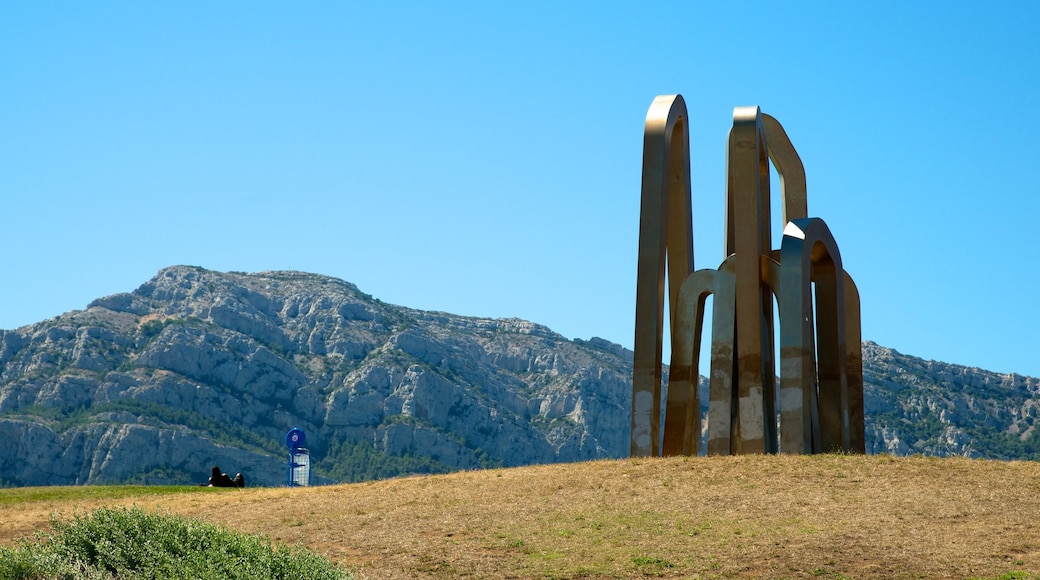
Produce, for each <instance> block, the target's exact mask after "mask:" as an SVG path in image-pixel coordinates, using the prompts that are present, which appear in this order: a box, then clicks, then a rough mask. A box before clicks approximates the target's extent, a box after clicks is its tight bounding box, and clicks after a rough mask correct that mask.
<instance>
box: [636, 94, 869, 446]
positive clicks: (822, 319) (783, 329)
mask: <svg viewBox="0 0 1040 580" xmlns="http://www.w3.org/2000/svg"><path fill="white" fill-rule="evenodd" d="M643 147H644V149H643V176H642V177H643V179H642V198H641V208H640V211H641V213H640V230H639V267H638V273H637V286H636V340H635V356H634V359H635V365H634V371H633V379H632V423H631V425H632V445H631V454H632V455H633V456H656V455H660V454H664V455H678V454H684V455H692V454H696V453H697V452H698V449H700V448H701V445H700V443H701V439H702V426H701V411H700V400H699V395H698V389H697V383H698V378H699V370H700V369H699V368H698V366H699V360H700V352H701V348H702V345H701V334H702V327H703V324H704V313H705V306H706V303H707V300H708V298H709V297H710V298H711V299H712V300H713V303H712V304H713V316H712V321H711V341H710V349H711V350H710V356H711V368H710V371H709V387H708V392H709V395H708V397H709V401H708V413H707V429H706V432H707V437H706V438H707V441H706V442H705V445H704V448H705V449H706V451H707V453H708V454H709V455H717V454H718V455H724V454H733V453H763V452H765V453H775V452H777V451H782V452H785V453H818V452H826V451H835V450H841V451H846V452H858V453H862V452H864V450H865V441H864V433H863V369H862V366H863V362H862V345H861V338H860V321H859V292H858V290H857V289H856V286H855V284H854V283H853V282H852V278H851V277H849V275H848V274H847V273H846V272H845V271H844V269H843V266H842V263H841V257H840V254H839V252H838V246H837V243H836V242H835V241H834V237H833V236H832V235H831V232H830V230H829V228H828V227H827V225H826V223H824V221H823V220H822V219H820V218H809V217H808V210H807V201H806V200H807V193H806V179H805V171H804V168H803V166H802V162H801V159H800V157H799V156H798V153H797V151H796V150H795V148H794V146H793V145H792V144H791V141H790V139H789V138H788V135H787V133H786V131H785V130H784V128H783V126H782V125H780V123H779V122H778V121H777V120H776V119H775V118H773V117H771V116H769V115H766V114H764V113H762V112H761V110H760V109H759V108H758V107H737V108H735V109H734V112H733V127H732V129H731V131H730V134H729V140H728V144H727V147H728V149H727V153H728V155H727V180H726V181H727V188H726V216H725V221H724V223H725V226H726V246H725V252H726V256H725V259H724V260H723V262H722V264H721V265H720V266H719V268H718V269H716V270H710V269H707V270H697V271H694V268H693V229H692V208H691V206H690V180H689V134H688V122H687V111H686V105H685V102H684V101H683V100H682V97H681V96H679V95H667V96H662V97H657V98H656V99H655V100H654V102H653V104H652V105H651V107H650V110H649V112H648V113H647V120H646V127H645V131H644V141H643ZM770 162H772V166H773V167H775V168H776V170H777V173H778V174H779V177H780V189H781V192H780V199H781V203H782V208H781V213H782V216H781V218H782V223H781V226H782V227H784V236H783V241H782V243H781V248H779V249H776V250H774V249H771V248H770V244H771V239H772V229H771V224H770V219H771V208H770V191H769V167H770ZM666 268H667V272H668V275H667V279H668V304H669V314H670V317H669V320H670V328H668V329H665V328H664V318H663V313H664V300H665V294H664V292H665V287H664V286H665V270H666ZM774 299H775V301H776V302H775V303H776V305H777V310H778V316H779V324H780V329H779V336H778V335H777V329H776V328H774ZM666 330H667V331H668V336H669V339H670V341H671V347H672V349H671V351H672V358H671V361H670V374H669V382H668V385H667V400H666V401H665V403H664V425H663V426H662V425H661V424H660V422H661V408H662V401H661V391H662V385H661V377H662V365H661V363H662V360H661V359H662V348H663V340H664V338H663V337H664V334H665V331H666ZM778 338H779V343H780V348H779V351H780V354H779V359H780V369H779V371H780V372H779V375H780V376H779V384H780V391H779V393H777V391H776V385H777V372H776V371H777V369H776V360H775V359H776V354H775V353H776V350H777V349H776V341H777V339H778ZM778 395H779V396H778ZM778 405H779V408H778Z"/></svg>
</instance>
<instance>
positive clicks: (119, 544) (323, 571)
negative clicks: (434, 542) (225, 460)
mask: <svg viewBox="0 0 1040 580" xmlns="http://www.w3.org/2000/svg"><path fill="white" fill-rule="evenodd" d="M51 527H52V528H53V530H54V531H53V533H50V534H41V535H38V536H37V538H36V540H35V541H34V542H23V543H21V544H20V545H19V546H18V547H17V548H7V547H0V580H36V579H39V578H62V579H70V580H71V579H77V580H78V579H85V580H115V579H119V580H136V579H145V578H156V579H182V578H183V579H190V578H224V579H238V578H241V579H243V580H245V579H250V580H265V579H283V578H284V579H296V578H312V579H316V580H347V579H350V578H352V577H353V575H352V574H351V573H349V572H348V571H346V570H344V569H342V568H340V567H338V566H337V565H335V564H334V563H332V562H330V561H328V560H326V559H324V558H322V557H320V556H318V555H316V554H313V553H312V552H309V551H307V550H306V549H304V548H290V547H287V546H283V545H275V544H272V543H271V541H270V540H268V539H267V538H266V537H263V536H255V535H248V534H240V533H237V532H233V531H231V530H228V529H226V528H222V527H219V526H215V525H213V524H209V523H206V522H203V521H201V520H195V519H189V518H184V517H181V516H175V515H162V514H157V513H148V512H144V511H142V510H140V509H138V508H136V507H134V508H102V509H98V510H95V511H93V512H91V513H90V514H89V515H79V514H77V515H74V516H72V517H71V518H67V519H58V518H53V519H52V520H51Z"/></svg>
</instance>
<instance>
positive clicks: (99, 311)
mask: <svg viewBox="0 0 1040 580" xmlns="http://www.w3.org/2000/svg"><path fill="white" fill-rule="evenodd" d="M631 356H632V353H631V352H630V351H627V350H625V349H624V348H622V347H621V346H619V345H616V344H613V343H610V342H608V341H605V340H603V339H598V338H593V339H590V340H588V341H583V340H568V339H567V338H565V337H563V336H560V335H559V334H556V333H554V332H553V331H552V330H550V329H549V328H546V327H544V326H541V325H538V324H534V323H532V322H527V321H524V320H519V319H482V318H472V317H463V316H457V315H452V314H447V313H440V312H424V311H419V310H414V309H410V308H406V307H402V306H395V305H390V304H385V303H383V302H381V301H379V300H378V299H375V298H373V297H371V296H369V295H367V294H365V293H363V292H361V291H360V290H359V289H358V288H357V287H356V286H354V285H353V284H350V283H348V282H344V281H342V280H337V279H335V278H330V277H327V276H321V275H317V274H307V273H302V272H284V271H283V272H261V273H255V274H244V273H234V272H232V273H220V272H213V271H208V270H204V269H202V268H195V267H188V266H176V267H171V268H166V269H163V270H161V271H160V272H159V273H158V274H157V275H156V276H155V277H154V278H152V279H151V280H149V281H148V282H146V283H144V284H143V285H142V286H141V287H139V288H138V289H136V290H134V291H133V292H129V293H122V294H116V295H113V296H108V297H104V298H101V299H98V300H95V301H94V302H92V303H91V304H90V305H88V307H87V308H86V309H85V310H83V311H73V312H70V313H67V314H64V315H61V316H59V317H56V318H53V319H50V320H46V321H43V322H40V323H37V324H33V325H29V326H26V327H23V328H19V329H14V330H0V437H2V438H3V440H4V441H6V442H7V443H6V444H5V445H0V485H57V484H84V483H103V482H111V483H116V482H120V483H121V482H143V483H193V482H201V481H204V480H205V478H206V476H207V475H208V472H209V468H210V467H211V466H212V465H213V464H217V465H220V466H221V467H222V468H224V469H225V470H226V471H232V472H235V471H241V472H243V473H245V474H246V476H247V481H249V483H251V484H253V483H255V484H262V485H280V484H283V483H284V482H285V480H286V474H287V467H286V453H287V450H286V448H285V446H284V436H285V433H286V432H287V431H288V430H289V429H290V428H292V427H301V428H303V429H304V430H305V431H306V432H307V434H308V442H309V443H308V444H309V446H310V448H311V459H312V471H313V473H314V478H313V479H314V480H315V482H319V483H320V482H331V481H357V480H363V479H369V478H376V477H390V476H395V475H400V474H407V473H430V472H443V471H448V470H453V469H474V468H481V467H491V466H511V465H524V464H530V463H544V462H555V461H580V460H588V459H597V458H609V457H623V456H626V455H627V453H628V429H629V425H628V423H629V415H628V414H629V408H630V406H629V405H630V402H629V399H630V397H631V372H632V362H631ZM864 361H865V376H866V385H865V393H866V405H867V409H866V410H867V439H868V446H869V451H870V452H875V453H877V452H885V453H895V454H907V453H926V454H933V455H967V456H970V457H994V458H1002V459H1011V458H1033V459H1036V458H1040V453H1038V451H1040V446H1038V445H1037V443H1038V442H1040V431H1037V430H1035V429H1033V427H1034V423H1035V419H1036V405H1037V400H1038V390H1040V382H1038V381H1037V380H1036V379H1032V378H1028V377H1021V376H1018V375H997V374H994V373H987V372H986V371H981V370H978V369H967V368H965V367H958V366H956V365H948V364H946V363H938V362H933V361H921V360H920V359H915V358H913V357H908V356H905V355H902V354H900V353H897V352H895V351H893V350H891V349H886V348H884V347H881V346H878V345H876V344H873V343H867V344H865V346H864Z"/></svg>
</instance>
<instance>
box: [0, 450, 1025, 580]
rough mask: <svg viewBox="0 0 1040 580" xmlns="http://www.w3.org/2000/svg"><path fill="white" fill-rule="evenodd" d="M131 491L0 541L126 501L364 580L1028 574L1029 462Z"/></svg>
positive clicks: (5, 506)
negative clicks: (317, 560)
mask: <svg viewBox="0 0 1040 580" xmlns="http://www.w3.org/2000/svg"><path fill="white" fill-rule="evenodd" d="M146 491H147V493H146V492H142V491H140V490H138V491H137V492H133V490H131V495H126V492H124V491H123V490H122V488H118V487H111V488H106V487H100V488H99V487H79V488H73V489H64V490H63V489H53V488H27V489H15V490H8V491H7V492H5V493H4V495H3V496H0V498H2V500H0V521H3V522H4V525H3V526H0V543H4V544H11V543H12V542H13V538H15V537H17V536H22V535H25V534H27V533H29V532H30V531H31V530H33V529H36V528H38V527H40V526H43V525H45V523H46V522H47V519H48V516H49V515H50V514H51V513H53V512H54V511H55V510H60V511H62V512H64V513H70V512H72V511H74V510H77V509H78V510H81V511H82V510H84V509H89V508H90V507H92V506H97V505H110V506H111V505H131V504H136V505H138V506H140V507H142V508H145V509H158V510H161V511H170V512H173V513H178V514H183V515H188V516H192V517H203V518H204V519H206V520H208V521H210V522H214V523H221V524H224V525H227V526H229V527H231V528H233V529H236V530H239V531H243V532H250V533H266V534H268V535H269V536H270V537H271V538H272V539H275V540H277V541H280V542H287V543H290V544H295V543H300V544H303V545H304V546H306V547H308V548H310V549H312V550H314V551H317V552H319V553H326V554H327V555H328V556H330V557H331V558H332V559H334V560H337V561H340V562H344V563H346V564H348V565H352V566H356V567H357V571H358V577H359V578H368V579H382V578H458V577H471V578H642V577H664V578H690V577H701V578H740V577H745V578H752V577H755V578H757V577H767V578H797V577H815V578H857V579H866V578H998V577H1000V578H1008V579H1010V578H1033V577H1038V576H1037V575H1038V574H1040V541H1038V539H1037V536H1036V533H1035V525H1034V524H1035V522H1034V520H1035V514H1036V513H1037V512H1038V510H1040V464H1037V463H1033V462H1000V461H983V460H969V459H964V458H945V459H939V458H928V457H920V456H918V457H909V458H897V457H893V456H889V455H878V456H835V455H823V456H744V457H710V458H705V457H701V458H685V459H684V458H669V459H634V460H631V459H630V460H616V461H611V460H603V461H594V462H588V463H572V464H557V465H539V466H531V467H523V468H512V469H493V470H481V471H467V472H456V473H452V474H448V475H435V476H422V477H408V478H399V479H391V480H384V481H378V482H367V483H360V484H350V485H338V486H326V487H312V488H247V489H244V490H241V489H227V490H213V489H206V488H182V489H181V490H173V491H171V490H162V491H163V492H164V493H163V494H156V493H154V491H155V490H154V489H153V488H149V489H147V490H146ZM137 493H140V495H136V494H137ZM106 495H107V496H108V497H105V496H106ZM98 496H101V497H98ZM34 498H35V499H34Z"/></svg>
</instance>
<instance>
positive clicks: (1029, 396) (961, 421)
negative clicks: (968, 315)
mask: <svg viewBox="0 0 1040 580" xmlns="http://www.w3.org/2000/svg"><path fill="white" fill-rule="evenodd" d="M863 361H864V364H863V366H864V372H863V375H864V403H865V411H866V417H867V420H866V438H867V452H868V453H892V454H894V455H908V454H922V455H936V456H946V455H959V456H965V457H973V458H987V459H1004V460H1011V459H1029V460H1040V430H1037V429H1035V427H1036V426H1037V425H1036V423H1037V416H1038V405H1040V379H1035V378H1031V377H1024V376H1022V375H1016V374H1007V375H1005V374H998V373H993V372H989V371H985V370H981V369H978V368H972V367H964V366H959V365H953V364H948V363H943V362H936V361H926V360H922V359H919V358H915V357H912V356H907V355H904V354H900V353H899V352H896V351H894V350H892V349H889V348H885V347H882V346H878V345H877V344H874V343H872V342H867V343H864V345H863Z"/></svg>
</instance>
